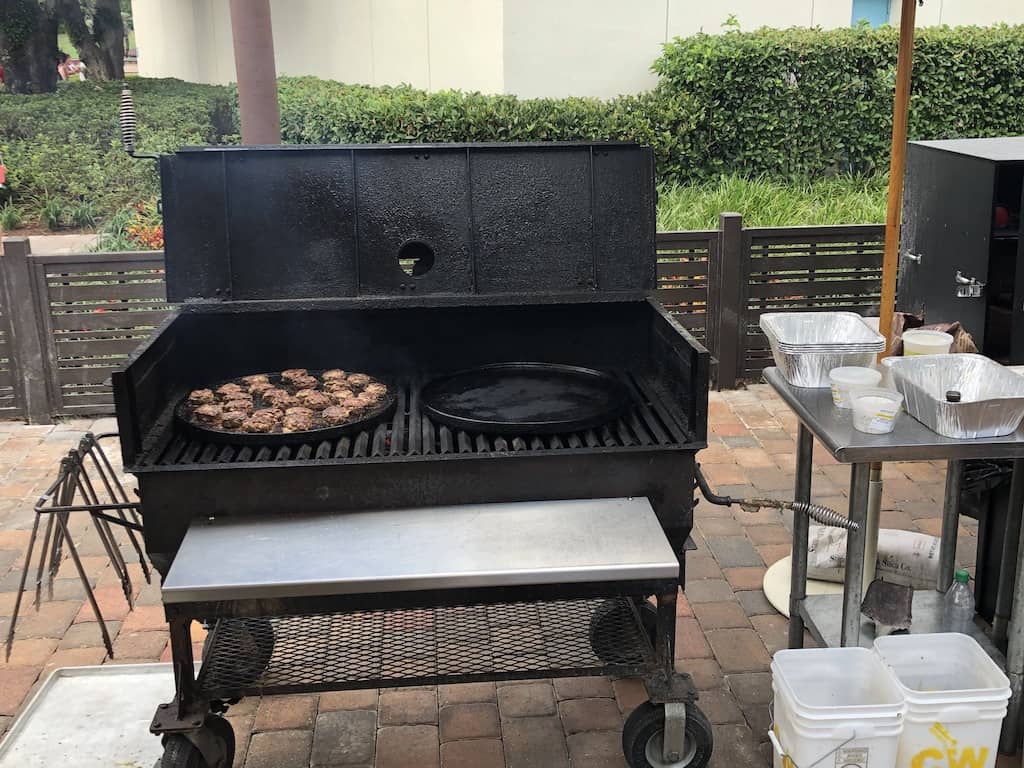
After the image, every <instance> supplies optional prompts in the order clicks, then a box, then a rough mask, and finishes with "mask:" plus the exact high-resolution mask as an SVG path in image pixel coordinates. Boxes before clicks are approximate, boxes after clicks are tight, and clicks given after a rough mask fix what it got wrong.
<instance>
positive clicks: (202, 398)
mask: <svg viewBox="0 0 1024 768" xmlns="http://www.w3.org/2000/svg"><path fill="white" fill-rule="evenodd" d="M216 400H217V396H216V395H215V394H213V390H212V389H194V390H192V391H191V392H189V394H188V402H189V405H206V404H207V403H213V402H216Z"/></svg>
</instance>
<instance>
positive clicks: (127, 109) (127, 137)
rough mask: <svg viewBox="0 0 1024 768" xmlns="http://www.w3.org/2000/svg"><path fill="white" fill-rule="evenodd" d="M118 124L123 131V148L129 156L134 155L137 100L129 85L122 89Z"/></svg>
mask: <svg viewBox="0 0 1024 768" xmlns="http://www.w3.org/2000/svg"><path fill="white" fill-rule="evenodd" d="M117 124H118V126H119V127H120V129H121V146H122V147H124V151H125V152H127V153H128V154H129V155H134V154H135V136H136V132H137V129H138V120H137V119H136V117H135V100H134V99H133V98H132V92H131V89H130V88H129V87H128V86H127V85H125V86H124V87H123V88H122V89H121V98H120V101H119V102H118V109H117Z"/></svg>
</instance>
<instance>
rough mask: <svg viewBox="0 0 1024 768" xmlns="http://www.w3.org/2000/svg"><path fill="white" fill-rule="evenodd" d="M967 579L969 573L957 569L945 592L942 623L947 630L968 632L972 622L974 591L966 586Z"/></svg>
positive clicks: (968, 578)
mask: <svg viewBox="0 0 1024 768" xmlns="http://www.w3.org/2000/svg"><path fill="white" fill-rule="evenodd" d="M969 580H970V574H968V573H967V571H965V570H962V569H960V570H957V572H956V574H955V575H954V576H953V583H952V585H950V587H949V591H948V592H946V597H945V601H944V604H943V610H942V624H943V627H944V629H945V630H946V631H947V632H960V633H961V634H964V635H967V634H970V628H971V625H972V624H973V623H974V593H973V592H971V590H970V587H968V586H967V582H968V581H969Z"/></svg>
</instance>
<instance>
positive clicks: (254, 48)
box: [230, 0, 281, 144]
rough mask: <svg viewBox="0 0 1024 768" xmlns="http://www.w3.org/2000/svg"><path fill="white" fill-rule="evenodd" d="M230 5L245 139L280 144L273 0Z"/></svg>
mask: <svg viewBox="0 0 1024 768" xmlns="http://www.w3.org/2000/svg"><path fill="white" fill-rule="evenodd" d="M230 7H231V37H232V40H233V42H234V47H235V77H236V78H237V79H238V111H239V114H240V116H241V121H242V143H243V144H280V143H281V112H280V109H279V107H278V103H277V69H276V66H275V63H274V32H273V27H272V26H271V20H270V0H231V2H230Z"/></svg>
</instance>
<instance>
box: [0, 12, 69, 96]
mask: <svg viewBox="0 0 1024 768" xmlns="http://www.w3.org/2000/svg"><path fill="white" fill-rule="evenodd" d="M0 62H2V63H3V67H4V82H5V84H6V85H7V88H8V89H9V90H10V91H11V92H12V93H49V92H51V91H55V90H57V17H56V14H55V13H54V8H53V6H52V3H51V2H44V3H41V4H40V3H39V2H38V0H0Z"/></svg>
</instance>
